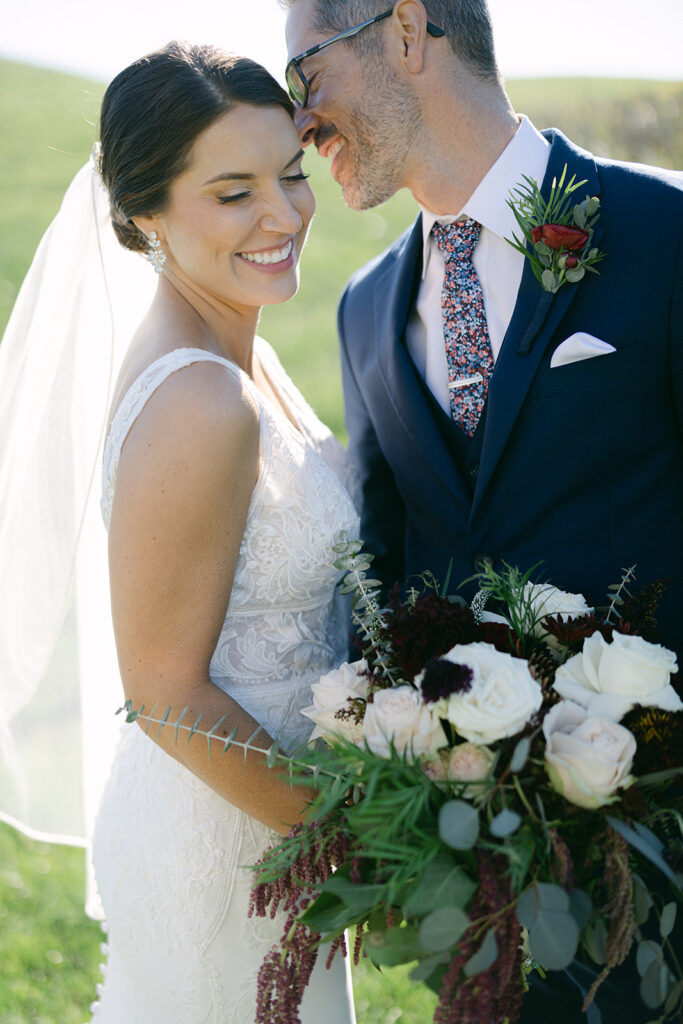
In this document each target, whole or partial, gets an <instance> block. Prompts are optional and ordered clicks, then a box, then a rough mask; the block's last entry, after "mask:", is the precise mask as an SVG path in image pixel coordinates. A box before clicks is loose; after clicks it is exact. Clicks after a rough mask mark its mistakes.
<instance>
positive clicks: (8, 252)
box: [0, 61, 683, 1024]
mask: <svg viewBox="0 0 683 1024" xmlns="http://www.w3.org/2000/svg"><path fill="white" fill-rule="evenodd" d="M102 92H103V86H102V84H101V83H93V82H86V81H84V80H82V79H77V78H71V77H68V76H65V75H61V74H57V73H53V72H47V71H42V70H41V71H39V70H36V69H35V68H28V67H25V66H22V65H19V64H14V63H10V62H3V61H0V138H2V146H0V331H2V330H3V329H4V325H5V323H6V320H7V317H8V315H9V311H10V309H11V306H12V303H13V301H14V298H15V296H16V294H17V291H18V288H19V285H20V283H21V279H22V277H23V275H24V273H25V271H26V269H27V267H28V265H29V263H30V260H31V256H32V254H33V251H34V249H35V247H36V244H37V242H38V240H39V238H40V236H41V234H42V232H43V231H44V230H45V227H46V226H47V224H48V223H49V220H50V218H51V217H52V216H53V215H54V213H55V212H56V210H57V208H58V206H59V202H60V198H61V196H62V194H63V192H64V189H65V188H66V185H67V184H68V182H69V180H70V178H71V177H72V176H73V174H74V173H75V171H76V170H77V169H78V168H79V167H80V166H81V164H82V163H84V162H85V160H86V159H87V156H88V153H89V151H90V148H91V145H92V143H93V141H94V139H95V137H96V132H95V124H96V121H97V109H98V103H99V99H100V97H101V95H102ZM509 92H510V96H511V99H512V101H513V104H514V105H515V107H516V108H517V109H518V110H520V111H523V112H524V113H526V114H528V115H529V116H530V117H531V118H532V120H534V122H535V123H536V124H537V125H538V127H546V126H550V125H553V126H555V127H559V128H561V129H562V130H563V131H565V132H566V134H567V135H569V136H570V137H571V138H572V139H573V140H574V141H575V142H578V143H579V144H581V145H583V146H586V147H587V148H589V149H592V150H593V151H594V152H596V153H598V154H599V155H604V156H612V157H615V158H618V159H630V160H638V161H642V162H646V163H655V164H659V165H661V166H666V167H679V168H680V167H681V166H683V119H682V118H681V117H680V111H681V108H682V107H683V84H681V83H674V82H635V81H620V80H608V79H585V80H581V81H575V80H567V79H550V80H544V81H542V82H539V81H531V80H529V81H514V82H511V83H509ZM306 164H307V169H308V170H309V171H310V172H311V182H312V185H313V188H314V190H315V192H316V195H317V197H318V214H317V216H316V219H315V221H314V224H313V227H312V230H311V235H310V240H309V243H308V246H307V249H306V252H305V253H304V258H303V261H302V286H301V290H300V292H299V295H298V296H297V298H296V299H295V300H294V301H292V302H290V303H287V304H286V305H285V306H278V307H273V308H271V309H268V310H266V311H265V312H264V314H263V318H262V333H263V334H264V335H265V336H266V337H267V338H268V339H269V340H270V341H271V342H272V343H273V344H274V345H275V347H276V348H277V350H278V352H279V353H280V356H281V358H282V360H283V362H284V364H285V365H286V367H287V368H288V370H289V371H290V373H291V374H292V376H293V377H294V379H295V380H296V382H297V384H298V385H299V386H300V387H301V389H302V390H303V392H304V394H306V395H307V396H308V397H309V400H311V401H312V404H313V405H314V406H315V408H316V410H317V411H318V413H319V414H320V415H321V417H322V418H323V419H325V420H326V421H327V422H328V423H329V424H330V425H331V426H332V428H333V429H334V430H335V431H336V432H337V433H338V434H339V435H340V436H343V418H342V405H341V388H340V381H339V370H338V365H337V351H336V338H335V307H336V301H337V298H338V295H339V292H340V290H341V288H342V287H343V284H344V282H345V281H346V279H347V278H348V276H349V275H350V274H351V272H352V271H353V270H354V269H355V268H357V267H359V266H361V265H362V264H363V263H364V262H365V261H366V260H368V259H370V258H371V257H372V256H374V255H375V254H376V253H378V252H380V251H381V250H382V249H383V248H385V246H386V245H388V244H389V242H391V241H392V240H393V239H394V238H395V237H396V236H397V235H398V234H399V232H400V231H401V230H403V228H404V227H405V226H407V225H408V224H409V223H410V221H411V219H412V218H413V216H414V213H415V205H414V202H413V200H412V198H411V197H410V196H409V195H408V194H406V193H402V194H399V195H398V196H396V197H395V199H393V200H392V201H391V202H390V203H388V204H386V205H385V206H383V207H381V208H380V209H378V210H375V211H370V212H368V213H364V214H357V213H352V212H351V211H349V210H347V209H346V208H345V207H344V205H343V204H342V202H341V199H340V196H339V189H338V187H337V185H336V184H335V183H334V182H333V181H332V180H331V178H330V176H329V173H328V171H327V168H326V167H325V166H324V161H322V160H321V159H319V158H318V157H317V156H316V155H315V154H311V155H310V156H309V157H307V160H306ZM637 214H638V211H634V215H637ZM150 272H151V271H150ZM83 888H84V881H83V854H82V851H80V850H77V849H71V848H64V847H54V846H46V845H44V844H41V843H36V842H33V841H31V840H27V839H25V838H24V837H23V836H20V835H18V834H17V833H15V832H14V831H13V830H11V829H9V828H7V827H6V826H4V825H0V1021H2V1024H83V1022H84V1021H85V1020H86V1019H87V1018H88V1006H89V1004H90V1002H91V1001H92V999H93V998H94V992H95V985H96V983H97V982H98V980H99V977H100V976H99V970H98V964H99V962H100V959H101V954H100V949H99V944H100V942H101V933H100V930H99V926H98V925H97V924H96V923H94V922H92V921H89V920H88V919H87V918H86V917H85V916H84V914H83ZM406 975H407V971H406V970H404V969H402V968H397V969H395V970H392V971H389V972H386V973H385V974H384V975H382V976H380V975H379V974H378V973H377V972H376V971H375V970H374V969H370V968H368V967H364V966H362V967H361V968H360V969H358V970H357V971H356V974H355V977H356V1004H357V1012H358V1022H359V1024H394V1022H396V1021H398V1020H399V1019H400V1021H401V1024H422V1022H424V1021H428V1020H430V1019H431V1014H432V1009H433V1006H434V999H433V997H432V996H431V995H430V994H429V993H427V992H423V991H422V990H420V989H418V988H417V987H416V986H412V985H411V984H410V983H409V982H407V980H406ZM122 1024H125V1022H122Z"/></svg>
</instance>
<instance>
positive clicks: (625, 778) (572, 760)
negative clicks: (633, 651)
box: [543, 701, 636, 810]
mask: <svg viewBox="0 0 683 1024" xmlns="http://www.w3.org/2000/svg"><path fill="white" fill-rule="evenodd" d="M543 734H544V736H545V739H546V748H545V763H546V769H547V771H548V777H549V778H550V782H551V784H552V786H553V789H556V790H557V792H558V793H561V794H562V796H564V797H565V798H566V799H567V800H569V801H570V803H573V804H577V805H578V806H579V807H587V808H588V809H590V810H593V809H595V808H596V807H602V806H603V804H609V803H612V800H613V796H614V793H615V791H616V790H617V789H619V788H620V787H621V788H627V787H628V786H630V785H631V783H632V782H633V776H632V775H630V774H629V773H630V771H631V765H632V764H633V757H634V755H635V752H636V741H635V739H634V738H633V735H632V734H631V733H630V732H629V731H628V729H624V727H623V725H617V723H616V722H614V721H612V720H611V719H610V718H598V717H596V716H593V715H589V713H588V712H587V711H586V710H585V708H582V707H580V706H579V705H578V704H574V703H573V701H560V703H559V704H556V705H555V707H554V708H552V709H551V710H550V711H549V712H548V714H547V715H546V716H545V719H544V721H543Z"/></svg>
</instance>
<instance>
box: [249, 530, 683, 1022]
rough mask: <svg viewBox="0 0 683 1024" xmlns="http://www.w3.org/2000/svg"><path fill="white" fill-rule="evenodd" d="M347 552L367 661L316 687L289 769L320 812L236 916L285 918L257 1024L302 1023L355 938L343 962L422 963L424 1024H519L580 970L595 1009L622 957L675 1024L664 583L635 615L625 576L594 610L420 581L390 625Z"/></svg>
mask: <svg viewBox="0 0 683 1024" xmlns="http://www.w3.org/2000/svg"><path fill="white" fill-rule="evenodd" d="M337 554H338V555H339V560H338V562H337V563H335V564H336V565H337V567H338V568H340V569H342V570H344V571H345V573H346V575H345V579H344V583H343V587H344V589H345V590H346V591H347V592H349V593H350V594H351V595H352V606H353V613H354V619H355V622H356V624H357V626H358V630H359V634H360V641H361V644H362V646H363V648H364V650H363V655H364V656H363V660H362V661H360V662H357V663H355V664H351V665H349V664H345V665H342V666H341V668H339V669H337V670H336V671H334V672H330V673H329V674H328V675H326V676H324V677H323V678H322V679H321V680H320V681H319V682H318V683H317V684H315V685H314V686H313V704H312V706H311V707H309V708H306V709H305V710H304V714H305V715H307V716H308V717H309V718H310V719H311V721H312V723H314V729H313V733H312V737H311V739H312V740H313V741H314V742H313V744H312V745H311V746H310V747H309V748H307V749H306V751H305V752H304V753H303V754H300V755H297V759H296V763H297V764H298V765H299V766H303V771H302V779H303V780H304V781H306V782H308V783H310V779H311V775H310V773H311V772H313V773H314V775H315V779H316V785H317V787H318V790H319V795H318V797H317V799H316V801H315V803H314V804H313V806H312V808H311V811H310V815H309V819H308V823H307V824H305V825H299V826H296V827H295V828H294V829H293V830H292V831H291V833H290V834H289V836H287V837H285V838H284V839H282V840H280V841H279V842H278V843H277V844H276V845H274V846H273V847H272V848H271V849H270V850H269V852H268V853H267V854H266V856H265V857H264V858H263V859H262V860H261V862H260V863H259V864H258V865H257V866H256V868H255V883H254V889H253V893H252V905H251V910H250V913H253V914H256V915H262V916H265V915H267V914H271V915H273V916H274V915H275V913H276V911H277V910H278V908H279V909H280V911H282V910H284V912H285V915H284V916H285V927H284V932H283V936H282V942H281V944H280V946H278V947H276V948H274V949H273V950H272V951H271V953H270V955H269V956H268V958H267V959H266V961H265V962H264V964H263V966H262V968H261V972H260V989H259V1005H258V1012H257V1021H258V1022H259V1024H275V1022H277V1024H295V1022H297V1021H298V1019H299V1018H298V1006H299V1003H300V1000H301V997H302V994H303V991H304V988H305V985H306V983H307V981H308V978H309V977H310V973H311V970H312V968H313V965H314V963H315V959H316V956H317V952H318V947H319V945H320V943H321V942H322V941H324V942H326V943H330V945H329V947H328V950H329V956H328V961H329V960H331V958H332V957H333V956H334V954H335V952H336V951H337V950H338V949H339V948H340V947H342V948H343V947H344V933H345V931H346V930H348V929H353V930H354V931H355V940H354V949H353V954H354V956H355V957H356V959H357V958H358V957H359V956H361V955H365V956H367V957H369V958H370V960H371V961H372V962H373V963H374V964H375V965H377V967H378V968H380V969H381V968H382V967H384V966H391V965H395V964H400V963H410V962H414V963H415V967H414V969H413V971H412V974H411V977H412V978H413V979H414V980H415V982H416V983H424V984H427V985H428V986H430V988H432V989H433V990H434V991H435V992H437V993H438V1006H437V1009H436V1012H435V1016H434V1021H435V1022H436V1024H455V1022H458V1024H468V1022H475V1021H476V1022H481V1021H487V1022H489V1021H490V1022H491V1024H503V1022H509V1024H514V1022H515V1021H516V1020H517V1019H518V1016H519V1010H520V1006H521V1001H522V997H523V995H524V991H525V989H526V987H527V982H526V977H527V975H528V973H529V972H530V971H532V970H536V969H539V970H541V971H561V970H562V969H564V968H565V967H567V966H568V965H569V964H570V963H571V962H572V960H573V959H574V957H575V956H576V955H577V953H579V952H581V954H582V955H585V956H587V957H588V958H589V959H590V961H592V962H593V963H594V964H595V965H597V966H596V971H597V972H598V973H597V979H596V981H595V983H594V985H593V987H592V988H591V990H590V991H589V992H588V994H587V997H586V1005H588V1004H589V1003H590V1002H591V1000H592V999H593V997H594V994H595V991H596V989H597V987H598V986H599V984H600V983H601V982H602V980H603V979H604V978H605V977H606V975H607V974H608V972H609V971H610V970H611V969H612V968H613V967H615V966H617V965H618V964H620V963H622V962H623V961H624V960H625V958H626V956H627V954H628V953H629V951H630V949H631V947H632V945H633V943H634V942H635V943H637V969H638V971H639V973H640V977H641V981H640V992H641V996H642V999H643V1001H644V1003H645V1004H646V1005H647V1007H649V1008H650V1009H651V1010H652V1011H653V1013H652V1016H653V1019H656V1020H658V1021H664V1020H666V1019H680V1017H679V1016H678V1014H680V1013H681V1012H682V1010H683V976H682V972H681V963H680V960H679V959H677V954H676V951H675V948H674V943H673V941H672V931H673V929H674V926H675V919H676V911H677V906H678V902H679V901H680V900H681V888H682V886H683V874H682V872H683V799H682V797H681V793H682V784H683V767H682V762H683V703H682V702H681V699H680V696H679V693H678V692H677V686H679V685H680V684H679V682H678V680H679V678H680V677H679V676H678V675H677V664H676V658H675V655H674V654H673V653H672V652H671V651H668V650H666V649H665V648H663V647H661V646H659V645H658V644H657V643H656V642H653V641H654V640H655V638H656V633H655V632H654V630H655V623H654V610H655V608H656V604H657V601H658V597H659V595H660V593H661V585H659V584H654V585H652V586H650V587H649V588H646V589H645V591H643V592H642V594H641V595H640V596H639V597H633V596H632V595H631V594H630V592H629V590H628V586H629V584H630V583H631V580H632V578H633V570H628V571H625V573H624V576H623V578H622V580H621V582H620V583H619V584H616V585H615V586H614V587H613V588H612V590H611V594H610V601H609V606H608V607H606V608H605V609H592V608H589V607H588V606H587V604H586V602H585V600H584V599H583V597H581V595H575V594H567V593H563V592H562V591H559V590H556V589H555V588H554V587H552V586H550V585H547V584H543V583H534V582H532V580H531V574H530V573H527V574H526V575H521V574H520V573H519V572H518V571H517V570H515V569H513V568H510V567H506V568H505V570H504V571H503V572H502V573H498V572H495V571H494V570H493V569H491V568H486V569H485V570H484V572H483V573H481V574H480V575H479V576H478V583H479V587H480V590H479V593H478V594H477V597H476V598H475V600H474V602H473V604H472V606H471V607H468V606H466V605H465V604H463V603H461V602H460V601H459V600H458V599H454V598H448V597H447V596H445V594H444V593H443V592H440V591H439V589H438V587H437V586H436V582H435V581H433V580H430V579H429V578H426V579H425V580H424V581H423V582H424V586H423V587H421V588H419V589H414V590H411V591H409V592H408V595H407V597H406V598H403V599H401V598H400V597H399V595H398V594H394V596H393V598H392V599H391V601H390V603H389V607H388V608H386V609H384V610H382V609H380V606H379V591H378V589H377V587H378V584H377V583H376V581H373V580H371V579H369V578H368V570H369V569H370V565H371V558H370V556H368V555H366V554H364V553H363V552H362V550H361V547H360V544H359V543H357V542H346V541H343V542H341V543H340V544H339V545H338V548H337ZM492 609H495V611H493V610H492ZM271 754H272V752H271ZM295 771H296V770H295ZM678 957H680V950H679V953H678ZM644 1012H645V1011H644Z"/></svg>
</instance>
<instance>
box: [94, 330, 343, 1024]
mask: <svg viewBox="0 0 683 1024" xmlns="http://www.w3.org/2000/svg"><path fill="white" fill-rule="evenodd" d="M256 351H257V353H258V356H259V358H260V360H261V362H262V364H263V366H264V369H265V370H266V373H267V374H268V376H269V379H270V381H271V383H273V385H274V386H275V388H276V389H277V391H278V392H279V393H280V394H281V395H282V396H283V398H284V401H285V403H286V404H287V407H288V408H289V410H290V411H291V413H292V414H293V416H294V417H295V418H296V420H297V421H298V423H299V425H300V428H301V429H300V432H299V431H298V430H296V429H295V428H294V427H293V426H292V424H291V423H290V422H289V421H288V419H287V418H286V417H285V416H284V415H283V414H282V413H281V412H280V411H279V410H278V409H277V408H276V406H275V405H274V404H273V403H271V402H270V401H269V400H268V399H267V398H266V397H264V396H263V395H262V394H261V393H260V392H259V391H258V390H257V389H256V388H255V387H254V385H253V383H252V382H251V381H250V379H249V378H248V377H247V376H246V375H244V374H242V373H241V371H240V370H239V369H237V367H236V366H235V365H234V364H232V363H229V362H227V361H226V360H223V359H221V358H219V357H217V356H213V355H211V354H209V353H206V352H203V351H201V350H199V349H179V350H176V351H174V352H171V353H169V354H168V355H166V356H164V357H162V358H161V359H159V360H158V361H157V362H155V363H153V364H152V365H151V366H150V367H149V368H148V369H147V370H146V371H145V372H144V373H143V374H142V375H141V376H140V377H139V378H138V380H137V381H136V382H135V383H134V384H133V386H132V387H131V388H130V390H129V391H128V393H127V394H126V396H125V398H124V399H123V401H122V403H121V405H120V407H119V409H118V411H117V412H116V415H115V417H114V420H113V423H112V427H111V431H110V435H109V438H108V440H107V444H106V449H105V456H104V480H103V482H104V487H103V497H102V512H103V515H104V519H105V523H106V524H107V525H108V523H109V516H110V513H111V505H112V497H113V492H114V487H115V480H116V469H117V464H118V460H119V455H120V452H121V446H122V444H123V442H124V440H125V438H126V435H127V434H128V431H129V430H130V428H131V426H132V424H133V422H134V421H135V419H136V417H137V416H138V415H139V413H140V411H141V409H142V407H143V406H144V404H145V402H146V401H147V399H148V398H149V396H150V395H151V394H152V393H153V392H154V391H155V389H156V388H158V387H159V386H160V385H161V384H162V383H163V381H164V380H165V379H166V378H167V377H168V376H169V374H171V373H175V372H177V371H178V370H181V369H182V368H183V367H185V366H187V365H189V364H191V363H193V362H196V361H200V360H214V361H216V362H218V363H220V364H221V365H223V366H228V367H230V368H231V371H232V372H234V373H236V374H238V375H239V376H240V378H241V379H242V380H243V382H244V386H245V387H247V388H248V389H249V390H250V393H251V394H252V395H253V396H254V398H255V399H256V401H257V404H258V408H259V413H260V465H259V476H258V482H257V484H256V487H255V489H254V492H253V495H252V498H251V504H250V507H249V513H248V518H247V525H246V529H245V533H244V537H243V540H242V545H241V550H240V554H239V561H238V565H237V571H236V574H235V581H234V585H233V589H232V596H231V599H230V605H229V608H228V613H227V616H226V619H225V623H224V625H223V629H222V632H221V636H220V640H219V642H218V645H217V647H216V650H215V652H214V655H213V658H212V660H211V668H210V675H211V679H212V680H213V682H214V683H215V684H216V686H219V687H220V688H221V689H222V690H225V692H226V693H229V694H231V695H232V696H233V697H234V698H235V699H236V700H237V701H238V702H239V703H240V704H241V705H242V706H243V707H244V708H245V709H246V710H247V711H248V712H249V713H250V714H251V715H252V716H253V717H254V718H255V719H257V720H258V721H259V722H260V723H261V724H262V725H263V726H264V728H265V729H267V731H268V732H269V733H270V735H271V736H272V737H274V738H276V739H277V741H278V742H279V743H280V745H281V747H282V748H283V749H285V750H290V751H291V750H292V749H294V748H295V747H297V746H298V745H299V744H301V743H302V742H305V740H306V739H307V737H308V735H309V734H310V722H308V720H307V719H306V718H304V717H303V716H302V715H300V713H299V712H300V709H301V708H302V707H304V706H306V705H307V704H310V701H311V693H310V684H311V683H312V682H314V681H315V680H317V679H318V677H319V676H320V675H321V674H323V673H324V672H327V671H329V669H331V668H333V667H335V666H336V665H337V664H339V663H340V662H341V661H342V660H344V657H345V656H346V644H347V638H348V631H349V625H348V621H347V616H346V611H345V608H344V606H343V604H342V602H341V600H340V599H339V597H338V591H337V590H335V584H336V583H337V581H338V578H339V575H340V574H339V572H338V571H337V570H336V569H334V567H333V566H332V560H333V558H334V555H333V553H332V545H333V544H334V543H335V542H336V540H337V539H338V535H339V532H340V530H346V531H347V532H348V534H349V536H350V537H355V536H357V532H358V519H357V516H356V512H355V509H354V506H353V503H352V501H351V499H350V497H349V492H348V485H349V483H350V482H351V477H350V467H349V465H348V463H347V461H346V453H345V451H344V449H343V448H342V447H341V445H339V444H338V442H337V441H336V440H335V439H334V437H333V436H332V435H331V434H330V432H329V431H328V430H327V429H326V428H325V427H324V426H323V425H322V424H321V423H320V421H319V420H318V419H317V418H316V416H315V414H314V413H313V411H312V410H311V409H310V408H309V406H308V405H307V404H306V403H305V401H304V400H303V398H302V397H301V395H300V394H299V392H298V391H297V390H296V388H295V387H294V385H293V384H292V382H291V381H290V380H289V379H288V378H287V376H286V374H285V373H284V370H283V369H282V367H281V366H280V363H279V361H278V360H277V357H276V356H275V354H274V352H273V350H272V349H271V348H270V346H269V345H267V343H266V342H264V341H262V340H261V339H257V349H256ZM215 756H220V754H217V755H215ZM273 838H275V837H274V833H272V832H271V831H270V830H269V829H268V828H266V826H264V825H262V824H261V823H260V822H258V821H256V820H255V819H253V818H251V817H249V816H248V815H247V814H245V813H243V812H242V811H240V810H238V809H237V808H236V807H234V806H233V805H232V804H230V803H228V802H227V801H226V800H225V799H223V798H222V797H220V796H218V795H217V794H216V793H215V792H214V791H213V790H211V789H210V788H209V787H208V786H206V785H205V784H204V783H203V782H201V781H200V780H199V779H198V778H197V777H196V776H194V775H193V774H192V773H190V772H189V771H188V770H187V769H186V768H184V767H183V766H182V765H180V764H179V763H178V762H177V761H176V760H175V759H174V758H172V757H171V756H169V755H168V754H167V753H165V752H164V751H163V750H162V749H161V748H160V747H158V746H157V745H156V744H155V743H154V742H153V741H152V740H150V739H149V738H147V737H146V736H145V735H144V733H143V732H142V730H141V729H140V727H139V726H136V725H128V726H124V728H123V734H122V739H121V743H120V747H119V749H118V752H117V756H116V760H115V763H114V768H113V771H112V774H111V777H110V779H109V782H108V784H107V787H106V790H105V793H104V796H103V799H102V802H101V805H100V810H99V813H98V818H97V823H96V829H95V836H94V845H93V856H94V862H95V870H96V876H97V884H98V888H99V891H100V895H101V898H102V902H103V906H104V912H105V916H106V926H107V931H108V937H107V947H106V948H107V954H108V956H107V964H106V965H104V967H103V971H104V975H105V977H104V983H103V985H102V986H101V988H100V989H99V993H98V994H99V1000H98V1001H97V1002H96V1003H95V1004H93V1007H92V1008H91V1009H92V1011H93V1017H92V1022H93V1024H251V1022H253V1020H254V1010H255V993H256V976H257V972H258V968H259V966H260V964H261V961H262V959H263V957H264V955H265V953H266V952H267V951H268V950H269V949H270V948H271V946H272V945H273V944H274V943H275V942H276V941H277V940H278V939H279V937H280V934H281V929H282V922H281V921H280V920H275V921H271V920H270V919H269V918H267V919H261V918H251V919H249V918H247V905H248V898H249V891H250V881H251V872H250V871H248V870H247V869H246V868H245V867H244V866H245V865H249V864H253V863H254V862H255V861H256V860H257V859H258V858H259V857H260V856H261V854H262V853H263V851H264V850H265V849H266V847H267V846H268V845H269V844H270V843H271V841H272V840H273ZM324 960H325V954H324V951H323V952H322V954H321V955H320V956H319V959H318V964H317V965H316V968H315V971H314V973H313V976H312V979H311V984H310V986H309V988H308V990H307V993H306V995H305V998H304V1002H303V1006H302V1021H304V1022H305V1024H321V1022H324V1024H350V1022H352V1021H353V1003H352V999H351V992H350V984H349V977H348V963H347V961H346V960H342V958H341V957H340V956H337V957H336V958H335V963H334V964H333V967H332V969H331V970H329V971H327V970H325V965H324Z"/></svg>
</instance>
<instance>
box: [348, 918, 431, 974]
mask: <svg viewBox="0 0 683 1024" xmlns="http://www.w3.org/2000/svg"><path fill="white" fill-rule="evenodd" d="M363 948H364V950H365V952H366V953H367V955H368V956H369V958H370V959H371V960H372V962H373V963H374V964H377V966H378V967H396V966H397V964H408V963H410V962H411V961H413V960H417V959H418V958H419V957H420V956H422V955H423V954H424V952H425V950H424V948H423V946H422V943H421V942H420V939H419V937H418V934H417V930H416V929H415V928H412V927H402V928H388V929H387V930H386V931H377V932H368V933H367V934H366V936H365V939H364V942H363Z"/></svg>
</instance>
